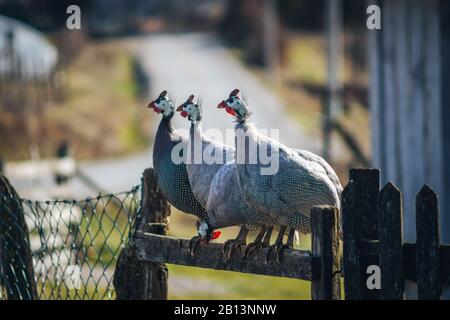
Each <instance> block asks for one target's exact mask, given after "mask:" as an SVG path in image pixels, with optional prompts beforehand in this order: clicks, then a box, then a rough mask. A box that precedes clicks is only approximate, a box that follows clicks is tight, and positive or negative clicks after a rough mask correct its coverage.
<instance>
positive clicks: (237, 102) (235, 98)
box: [217, 89, 250, 121]
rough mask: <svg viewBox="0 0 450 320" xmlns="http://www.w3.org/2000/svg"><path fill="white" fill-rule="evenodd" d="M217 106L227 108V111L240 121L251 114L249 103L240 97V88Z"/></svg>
mask: <svg viewBox="0 0 450 320" xmlns="http://www.w3.org/2000/svg"><path fill="white" fill-rule="evenodd" d="M217 108H219V109H225V111H226V112H227V113H229V114H231V115H232V116H233V117H235V118H236V120H238V121H244V120H246V119H247V118H248V116H249V115H250V113H249V111H248V109H247V103H246V102H245V101H244V100H243V99H242V98H241V97H239V89H234V90H233V91H231V93H230V94H229V96H228V98H227V99H225V100H223V101H222V102H220V103H219V104H218V106H217Z"/></svg>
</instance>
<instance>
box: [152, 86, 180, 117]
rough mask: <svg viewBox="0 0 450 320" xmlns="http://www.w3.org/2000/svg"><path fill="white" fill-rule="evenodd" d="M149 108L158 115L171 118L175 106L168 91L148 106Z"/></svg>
mask: <svg viewBox="0 0 450 320" xmlns="http://www.w3.org/2000/svg"><path fill="white" fill-rule="evenodd" d="M147 107H148V108H151V109H153V111H155V112H156V113H162V114H163V116H165V117H171V116H172V115H173V110H174V105H173V102H172V101H171V100H170V99H169V97H168V96H167V91H166V90H164V91H163V92H161V93H160V94H159V96H158V97H157V98H156V99H155V100H153V101H151V102H150V103H149V104H148V106H147Z"/></svg>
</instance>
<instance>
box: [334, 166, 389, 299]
mask: <svg viewBox="0 0 450 320" xmlns="http://www.w3.org/2000/svg"><path fill="white" fill-rule="evenodd" d="M379 180H380V171H379V170H378V169H350V182H349V184H347V186H346V187H345V189H344V191H343V193H342V222H343V225H342V227H343V234H344V288H345V298H346V299H352V300H353V299H378V297H379V292H378V291H379V290H376V289H373V290H370V289H369V288H368V286H367V283H366V281H367V278H368V276H369V275H368V274H367V267H368V266H370V265H378V254H377V252H376V250H372V249H373V248H371V247H373V245H374V240H378V194H379V190H380V182H379Z"/></svg>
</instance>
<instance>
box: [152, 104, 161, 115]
mask: <svg viewBox="0 0 450 320" xmlns="http://www.w3.org/2000/svg"><path fill="white" fill-rule="evenodd" d="M153 110H155V112H156V113H161V109H160V108H158V107H157V106H154V107H153Z"/></svg>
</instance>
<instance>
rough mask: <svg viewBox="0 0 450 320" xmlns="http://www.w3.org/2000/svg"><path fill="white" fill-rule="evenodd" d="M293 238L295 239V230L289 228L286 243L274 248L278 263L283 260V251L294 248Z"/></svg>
mask: <svg viewBox="0 0 450 320" xmlns="http://www.w3.org/2000/svg"><path fill="white" fill-rule="evenodd" d="M294 237H295V229H294V228H290V229H289V233H288V238H287V241H286V243H285V244H283V245H281V246H279V247H277V248H276V252H277V259H278V262H281V261H282V260H283V252H284V250H285V249H293V248H294Z"/></svg>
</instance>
